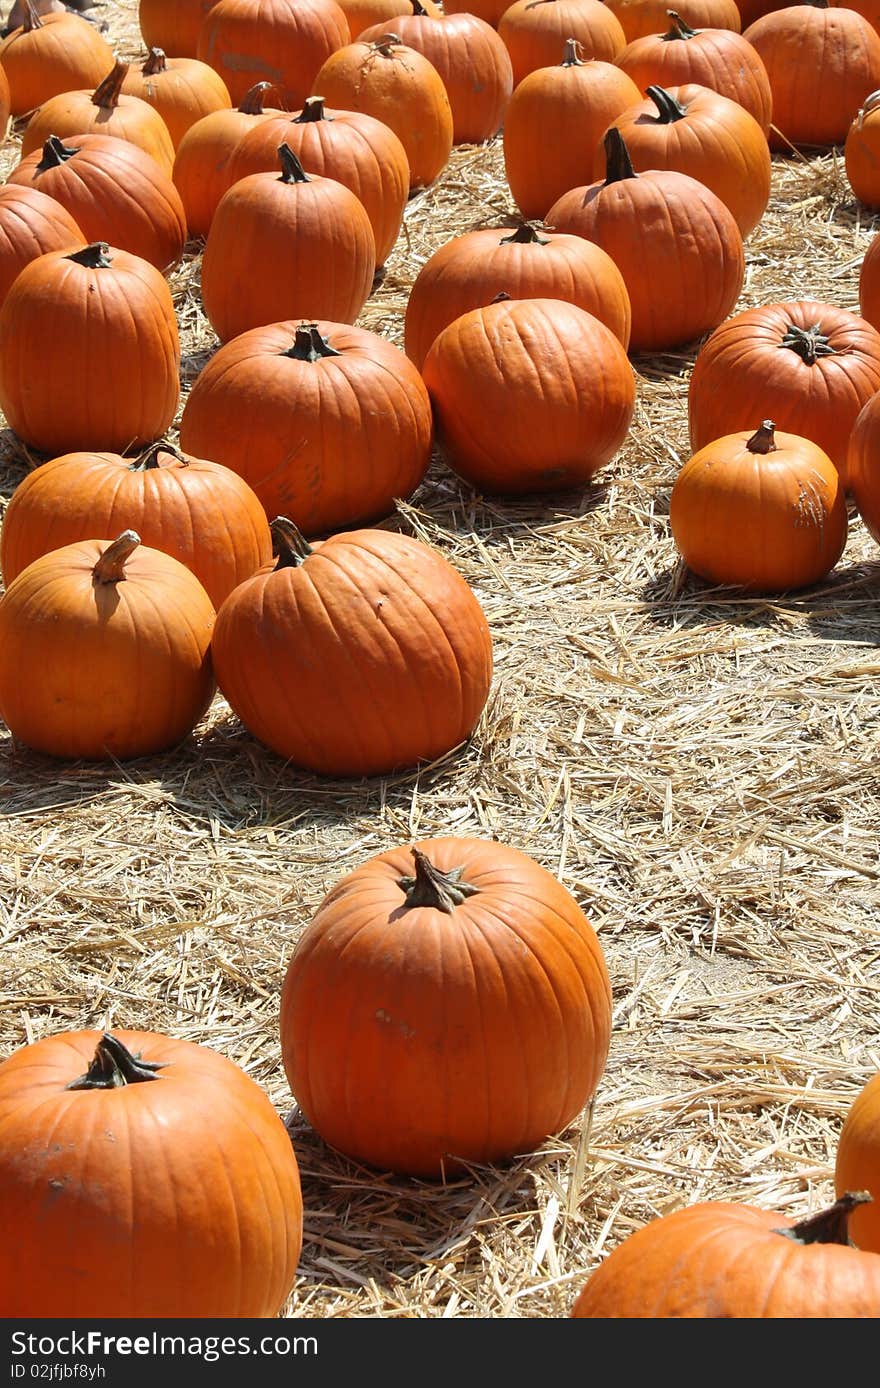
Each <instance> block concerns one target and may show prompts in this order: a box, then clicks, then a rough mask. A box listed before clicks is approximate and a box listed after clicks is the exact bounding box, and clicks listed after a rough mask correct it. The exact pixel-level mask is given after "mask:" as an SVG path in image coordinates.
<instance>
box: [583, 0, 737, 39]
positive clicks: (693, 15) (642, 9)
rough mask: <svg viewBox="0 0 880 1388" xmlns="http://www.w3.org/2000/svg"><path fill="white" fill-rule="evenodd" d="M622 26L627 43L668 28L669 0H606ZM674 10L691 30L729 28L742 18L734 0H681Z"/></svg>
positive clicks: (732, 27)
mask: <svg viewBox="0 0 880 1388" xmlns="http://www.w3.org/2000/svg"><path fill="white" fill-rule="evenodd" d="M605 3H606V4H607V6H608V8H609V10H611V11H612V12H613V13H614V14H615V15H616V16H617V18H618V19H619V20H620V23H621V25H622V27H623V32H624V34H625V35H626V41H627V43H632V42H633V40H634V39H642V38H647V37H648V36H649V35H651V34H661V33H663V31H664V30H665V29H666V28H667V27H668V23H669V10H668V0H605ZM677 13H678V14H679V15H680V17H681V18H682V19H683V20H684V22H685V24H687V25H689V26H690V27H691V28H692V29H732V30H733V32H734V33H735V34H738V33H740V31H741V29H742V21H741V19H740V13H739V7H738V5H737V4H736V0H680V3H679V5H678V10H677Z"/></svg>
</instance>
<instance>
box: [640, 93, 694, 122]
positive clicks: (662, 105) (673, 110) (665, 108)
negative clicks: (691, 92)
mask: <svg viewBox="0 0 880 1388" xmlns="http://www.w3.org/2000/svg"><path fill="white" fill-rule="evenodd" d="M645 95H646V96H649V97H650V98H651V100H652V101H653V103H654V105H655V106H656V107H657V111H658V116H657V119H658V121H659V123H660V124H661V125H672V123H673V121H677V120H681V119H682V117H683V116H686V115H687V108H686V107H685V106H682V104H681V102H680V101H676V99H675V97H674V96H673V95H672V92H668V91H667V90H666V88H665V87H647V88H646V90H645Z"/></svg>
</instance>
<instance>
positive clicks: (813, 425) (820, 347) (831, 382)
mask: <svg viewBox="0 0 880 1388" xmlns="http://www.w3.org/2000/svg"><path fill="white" fill-rule="evenodd" d="M877 390H880V333H878V332H877V331H876V330H875V329H874V328H872V327H871V326H870V324H869V323H866V322H865V321H864V319H862V318H859V317H858V315H857V314H855V313H850V312H848V311H847V310H846V309H842V308H837V307H835V306H834V305H833V304H822V303H816V302H814V301H812V300H803V299H801V300H796V301H792V302H789V303H784V304H765V305H763V306H762V307H761V308H752V309H746V310H745V312H743V313H738V314H737V315H736V317H734V318H731V319H729V320H728V322H726V323H722V324H721V326H720V327H719V328H717V329H716V330H715V332H714V333H713V334H712V336H711V337H710V338H709V339H708V340H707V341H706V342H705V343H704V344H703V346H702V347H701V349H700V351H699V353H698V355H697V360H696V362H695V364H694V369H693V372H692V373H691V380H690V387H689V391H688V414H689V420H690V436H691V447H692V448H693V449H694V451H695V452H696V451H697V450H698V449H700V448H704V447H705V446H706V444H708V443H712V442H713V440H714V439H717V438H721V436H722V435H724V434H731V433H733V432H734V431H735V430H738V429H749V428H753V427H754V422H755V420H756V419H760V418H761V417H762V415H764V414H772V416H773V419H774V420H775V421H776V426H777V428H779V429H785V430H786V431H787V432H788V433H790V434H800V435H802V436H803V437H804V438H808V439H811V440H812V441H813V443H816V444H818V445H819V447H820V448H821V449H822V450H823V452H825V453H827V454H828V456H829V458H830V459H831V461H832V462H833V463H834V465H835V467H836V468H837V470H838V472H839V473H840V474H841V476H842V477H843V480H844V482H846V455H847V449H848V446H849V436H850V433H851V432H852V427H853V425H854V424H855V421H856V416H857V415H858V413H859V410H860V409H861V408H862V406H863V405H864V404H865V403H866V401H868V400H869V399H870V397H871V396H872V395H874V394H875V392H876V391H877Z"/></svg>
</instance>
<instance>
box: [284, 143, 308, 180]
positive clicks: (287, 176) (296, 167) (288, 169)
mask: <svg viewBox="0 0 880 1388" xmlns="http://www.w3.org/2000/svg"><path fill="white" fill-rule="evenodd" d="M278 158H279V159H280V160H281V182H282V183H310V182H311V179H310V178H309V176H308V174H307V173H306V171H305V169H304V168H303V166H302V164H301V163H300V162H299V160H298V159H297V157H296V155H295V154H294V152H293V150H292V149H291V148H290V145H289V144H288V143H287V141H286V140H285V142H284V144H282V145H279V146H278Z"/></svg>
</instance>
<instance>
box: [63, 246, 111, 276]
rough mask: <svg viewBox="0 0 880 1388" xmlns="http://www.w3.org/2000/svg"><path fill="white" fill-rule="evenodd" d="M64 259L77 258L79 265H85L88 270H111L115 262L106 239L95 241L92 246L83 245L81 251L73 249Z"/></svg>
mask: <svg viewBox="0 0 880 1388" xmlns="http://www.w3.org/2000/svg"><path fill="white" fill-rule="evenodd" d="M64 259H65V260H75V261H76V263H77V265H84V266H85V268H86V269H87V270H109V269H110V266H111V265H112V264H113V261H112V259H111V257H110V247H109V246H108V245H107V242H106V241H93V242H92V244H91V245H90V246H83V248H82V250H81V251H71V253H70V255H66V256H65V257H64Z"/></svg>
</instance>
